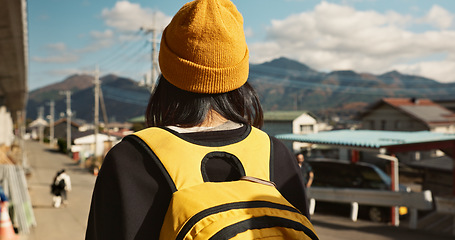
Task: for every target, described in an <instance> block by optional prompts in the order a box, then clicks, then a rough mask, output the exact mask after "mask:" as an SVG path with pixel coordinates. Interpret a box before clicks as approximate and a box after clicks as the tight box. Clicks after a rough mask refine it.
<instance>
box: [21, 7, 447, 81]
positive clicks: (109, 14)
mask: <svg viewBox="0 0 455 240" xmlns="http://www.w3.org/2000/svg"><path fill="white" fill-rule="evenodd" d="M186 2H187V1H181V0H169V1H156V0H155V1H152V0H147V1H145V0H134V1H133V0H131V1H114V0H112V1H111V0H103V1H99V0H79V1H77V0H76V1H70V0H40V1H28V6H27V8H28V31H29V89H30V90H33V89H36V88H39V87H42V86H45V85H48V84H51V83H55V82H59V81H62V80H63V79H65V78H66V77H68V76H69V75H71V74H75V73H87V74H93V72H94V70H95V67H96V65H99V68H100V70H101V75H105V74H108V73H114V74H117V75H120V76H125V77H130V78H132V79H134V80H137V81H139V80H141V79H143V78H144V75H145V74H146V73H149V72H150V69H151V67H150V66H151V61H150V52H151V44H150V41H149V40H150V37H151V36H150V35H149V34H146V33H145V32H144V31H140V29H141V27H146V28H147V27H151V26H155V27H157V28H158V29H162V28H164V26H165V25H166V24H167V23H168V22H169V21H170V19H171V18H172V16H173V15H174V14H175V13H176V12H177V11H178V9H179V8H180V7H181V6H183V4H184V3H186ZM233 2H234V3H235V4H236V6H237V8H238V9H239V11H240V12H241V13H242V15H243V17H244V21H245V24H244V28H245V33H246V38H247V43H248V45H249V48H250V59H251V62H252V63H262V62H265V61H270V60H272V59H275V58H278V57H288V58H291V59H294V60H297V61H300V62H302V63H305V64H307V65H308V66H310V67H312V68H313V69H315V70H318V71H333V70H346V69H352V70H355V71H356V72H368V73H373V74H382V73H385V72H388V71H391V70H398V71H399V72H402V73H406V74H413V75H420V76H424V77H428V78H432V79H434V80H437V81H440V82H455V40H454V39H455V18H454V16H455V1H453V0H435V1H428V0H326V1H317V0H233Z"/></svg>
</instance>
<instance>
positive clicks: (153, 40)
mask: <svg viewBox="0 0 455 240" xmlns="http://www.w3.org/2000/svg"><path fill="white" fill-rule="evenodd" d="M153 22H154V23H155V22H156V21H155V13H154V14H153ZM153 25H155V24H153ZM141 30H144V32H145V34H149V33H151V34H152V38H151V39H150V42H151V43H152V53H151V59H152V68H151V78H150V79H146V81H145V85H146V86H147V87H149V88H150V91H152V90H153V88H154V87H155V83H156V80H157V76H156V73H158V71H159V68H158V61H157V47H156V46H157V43H158V39H157V38H156V37H157V32H158V29H157V28H156V27H155V26H152V27H150V28H144V27H142V28H141Z"/></svg>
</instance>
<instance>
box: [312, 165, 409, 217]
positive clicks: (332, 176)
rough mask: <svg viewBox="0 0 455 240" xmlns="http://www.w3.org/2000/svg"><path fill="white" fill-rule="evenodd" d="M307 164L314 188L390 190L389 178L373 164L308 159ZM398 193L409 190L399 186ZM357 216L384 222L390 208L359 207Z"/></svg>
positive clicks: (401, 210) (405, 210)
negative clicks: (310, 168)
mask: <svg viewBox="0 0 455 240" xmlns="http://www.w3.org/2000/svg"><path fill="white" fill-rule="evenodd" d="M308 163H309V164H310V165H311V167H312V168H313V171H314V180H313V185H312V186H314V187H330V188H357V189H358V188H360V189H376V190H390V189H391V179H390V177H389V176H388V175H387V174H386V173H385V172H384V171H382V170H381V169H380V168H378V167H377V166H375V165H373V164H369V163H362V162H358V163H350V162H345V161H340V160H334V159H309V160H308ZM400 191H409V189H408V188H407V187H405V186H403V185H400ZM330 204H333V203H330ZM317 205H319V203H318V204H317ZM406 213H407V209H406V208H405V207H401V208H400V214H401V215H405V214H406ZM359 216H366V217H368V218H369V219H370V220H372V221H374V222H385V221H387V220H389V219H390V208H389V207H382V206H364V205H360V207H359Z"/></svg>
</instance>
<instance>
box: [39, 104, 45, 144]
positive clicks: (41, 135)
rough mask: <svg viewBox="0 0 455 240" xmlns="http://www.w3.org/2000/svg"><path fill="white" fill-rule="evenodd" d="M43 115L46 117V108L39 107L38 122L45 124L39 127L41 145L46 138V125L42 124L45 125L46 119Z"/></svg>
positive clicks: (40, 124)
mask: <svg viewBox="0 0 455 240" xmlns="http://www.w3.org/2000/svg"><path fill="white" fill-rule="evenodd" d="M43 115H44V107H39V108H38V120H42V121H43V122H41V123H39V126H38V131H39V133H38V137H39V142H40V143H43V138H44V125H43V124H42V123H44V118H43Z"/></svg>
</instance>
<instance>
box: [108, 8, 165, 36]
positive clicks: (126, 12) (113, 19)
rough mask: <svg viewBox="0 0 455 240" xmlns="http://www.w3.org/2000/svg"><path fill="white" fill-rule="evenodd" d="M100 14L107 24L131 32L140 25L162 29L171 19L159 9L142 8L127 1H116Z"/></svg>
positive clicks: (136, 29) (139, 27) (140, 26)
mask: <svg viewBox="0 0 455 240" xmlns="http://www.w3.org/2000/svg"><path fill="white" fill-rule="evenodd" d="M101 16H102V17H103V19H104V21H105V23H106V25H107V26H109V27H113V28H115V29H116V30H119V31H133V32H136V31H138V30H139V29H141V28H142V27H145V28H148V27H156V28H158V29H164V27H165V26H166V25H167V24H168V23H169V22H170V20H171V17H169V16H166V15H165V14H164V13H162V12H160V11H154V10H153V9H150V8H142V7H141V5H139V4H136V3H131V2H128V1H118V2H117V3H116V4H115V6H114V7H113V8H112V9H107V8H106V9H103V11H102V13H101Z"/></svg>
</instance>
